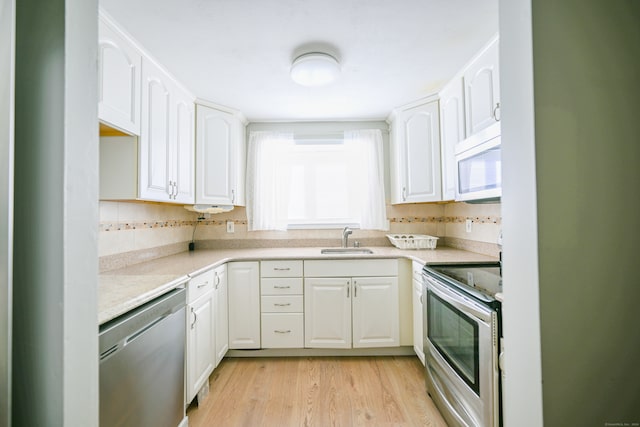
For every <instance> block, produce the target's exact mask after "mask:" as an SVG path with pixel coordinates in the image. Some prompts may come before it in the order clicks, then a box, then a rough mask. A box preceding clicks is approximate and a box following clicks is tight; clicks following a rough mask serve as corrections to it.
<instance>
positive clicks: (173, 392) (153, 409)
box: [99, 289, 186, 427]
mask: <svg viewBox="0 0 640 427" xmlns="http://www.w3.org/2000/svg"><path fill="white" fill-rule="evenodd" d="M185 297H186V290H185V289H174V290H172V291H171V292H169V293H167V294H165V295H163V296H161V297H158V298H157V299H155V300H153V301H150V302H148V303H147V304H145V305H143V306H141V307H139V308H137V309H135V310H133V311H131V312H129V313H126V314H124V315H122V316H120V317H118V318H116V319H114V320H111V321H109V322H108V323H105V324H104V325H102V326H101V327H100V332H99V343H100V427H112V426H123V427H124V426H132V427H133V426H135V427H147V426H148V427H164V426H166V427H176V426H178V425H179V424H180V423H181V422H182V421H183V419H184V417H185V411H184V349H185V300H186V298H185Z"/></svg>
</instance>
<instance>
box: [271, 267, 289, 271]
mask: <svg viewBox="0 0 640 427" xmlns="http://www.w3.org/2000/svg"><path fill="white" fill-rule="evenodd" d="M273 269H274V270H275V271H289V270H291V268H289V267H274V268H273Z"/></svg>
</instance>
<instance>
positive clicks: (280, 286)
mask: <svg viewBox="0 0 640 427" xmlns="http://www.w3.org/2000/svg"><path fill="white" fill-rule="evenodd" d="M273 288H274V289H291V286H282V285H273Z"/></svg>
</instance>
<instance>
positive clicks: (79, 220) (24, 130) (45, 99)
mask: <svg viewBox="0 0 640 427" xmlns="http://www.w3.org/2000/svg"><path fill="white" fill-rule="evenodd" d="M97 6H98V5H97V1H96V0H21V1H20V2H17V4H16V19H17V20H16V74H15V75H16V83H15V84H16V85H15V88H16V93H15V95H16V98H15V99H16V102H15V116H16V133H15V135H16V138H15V140H16V143H15V172H16V173H15V182H16V190H17V191H16V192H15V213H16V215H15V220H14V224H15V229H14V264H13V266H14V286H13V290H14V299H13V313H14V315H13V369H12V371H13V372H12V373H13V387H12V399H13V405H12V424H13V425H16V426H40V425H42V426H44V425H55V426H69V427H71V426H89V427H90V426H97V425H98V357H97V355H98V339H97V338H98V337H97V330H98V321H97V316H96V312H97V273H98V263H97V258H98V253H97V224H98V175H97V172H98V126H97V124H98V121H97V73H96V69H97V67H96V63H97V14H98V11H97Z"/></svg>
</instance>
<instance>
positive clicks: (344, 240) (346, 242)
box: [342, 227, 353, 248]
mask: <svg viewBox="0 0 640 427" xmlns="http://www.w3.org/2000/svg"><path fill="white" fill-rule="evenodd" d="M351 233H353V231H352V230H351V229H350V228H349V227H345V228H344V230H342V247H343V248H348V247H349V234H351Z"/></svg>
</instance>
